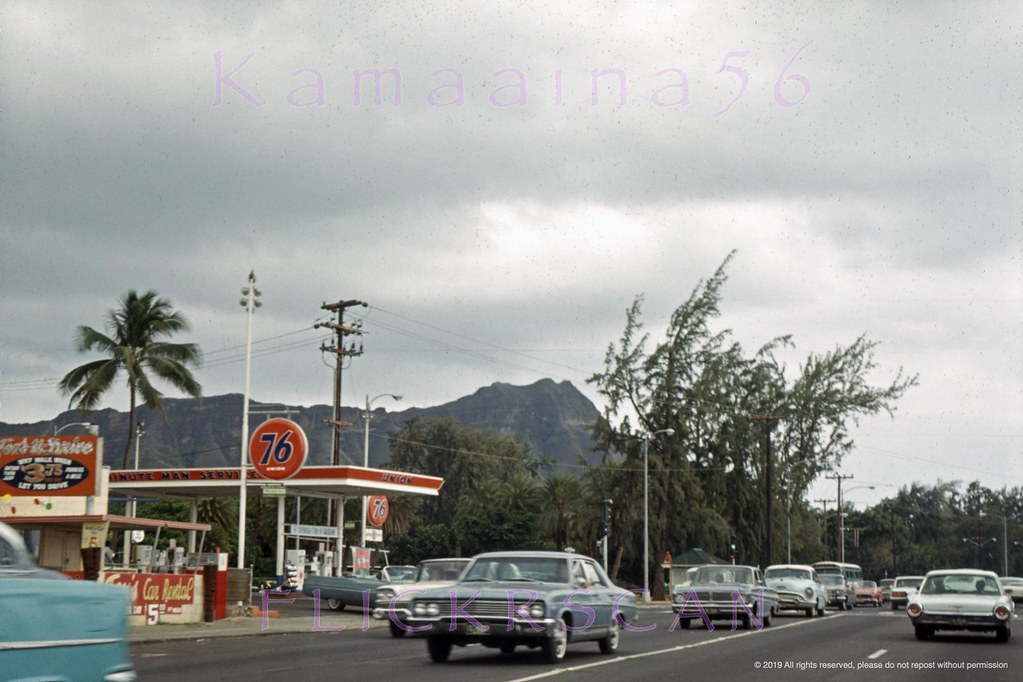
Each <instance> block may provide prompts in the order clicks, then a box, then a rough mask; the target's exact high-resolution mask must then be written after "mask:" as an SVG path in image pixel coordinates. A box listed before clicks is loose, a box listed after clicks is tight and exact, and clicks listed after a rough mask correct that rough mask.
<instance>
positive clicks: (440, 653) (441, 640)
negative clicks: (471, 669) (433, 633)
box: [426, 637, 451, 663]
mask: <svg viewBox="0 0 1023 682" xmlns="http://www.w3.org/2000/svg"><path fill="white" fill-rule="evenodd" d="M426 650H427V651H428V652H429V654H430V660H431V661H433V662H434V663H443V662H444V661H446V660H448V658H450V657H451V640H450V639H449V638H447V637H427V638H426Z"/></svg>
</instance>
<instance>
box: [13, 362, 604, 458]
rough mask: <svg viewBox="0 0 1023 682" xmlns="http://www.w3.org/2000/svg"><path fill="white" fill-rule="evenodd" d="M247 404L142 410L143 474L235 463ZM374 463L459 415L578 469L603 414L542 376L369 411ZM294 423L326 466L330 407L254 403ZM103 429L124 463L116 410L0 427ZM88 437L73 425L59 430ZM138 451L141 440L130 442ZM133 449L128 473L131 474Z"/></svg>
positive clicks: (252, 419) (359, 417) (354, 443)
mask: <svg viewBox="0 0 1023 682" xmlns="http://www.w3.org/2000/svg"><path fill="white" fill-rule="evenodd" d="M242 401H243V396H242V395H241V394H238V393H228V394H223V395H217V396H206V397H203V398H201V399H198V400H196V399H192V398H165V399H164V410H163V414H162V415H161V414H160V413H157V412H155V411H153V410H150V409H149V408H147V407H145V406H140V407H139V408H138V409H137V414H138V420H139V421H141V422H142V423H143V424H144V427H143V435H142V436H141V438H140V439H138V445H139V453H138V456H139V464H138V466H139V468H142V469H146V468H154V469H155V468H174V467H181V468H192V467H199V468H202V467H210V468H212V467H230V466H238V464H239V460H240V457H241V433H242ZM364 413H365V409H364V408H359V407H352V406H342V407H341V421H342V422H343V423H347V424H349V425H348V426H345V427H344V428H342V431H341V457H340V460H341V463H342V464H356V465H360V466H361V465H362V464H363V448H364V432H363V424H364V418H363V417H364ZM371 415H372V416H371V420H370V422H369V423H370V438H369V443H370V447H369V453H368V459H369V465H370V466H372V467H379V466H381V465H383V464H384V463H385V462H386V461H387V459H388V458H389V457H390V450H389V447H388V442H387V434H388V433H389V432H390V431H394V430H397V429H400V428H401V427H402V425H403V424H404V423H405V422H406V421H408V420H409V419H413V418H427V419H429V418H453V419H454V420H455V421H457V422H458V423H459V424H461V425H462V426H463V427H465V428H470V429H475V430H479V431H491V432H494V433H497V434H499V435H505V436H514V437H516V438H518V439H519V440H522V441H523V442H526V443H528V444H529V445H530V446H531V447H532V449H533V451H534V452H535V454H536V455H537V456H538V457H542V458H548V459H550V460H551V461H552V466H553V468H554V469H556V470H563V471H577V470H578V466H579V463H580V460H583V461H586V462H588V463H593V462H595V461H598V460H599V455H598V454H597V453H596V452H595V451H594V442H593V438H592V434H591V432H592V427H593V425H594V423H595V422H596V420H597V418H598V417H599V412H598V410H597V408H596V407H595V406H594V405H593V403H592V402H591V401H590V400H589V399H588V398H587V397H586V396H584V395H583V394H582V393H581V392H580V391H579V390H578V389H577V388H576V387H575V386H574V385H573V384H572V383H571V382H569V381H562V382H555V381H554V380H552V379H541V380H539V381H537V382H534V383H533V384H529V385H526V386H516V385H512V384H507V383H503V382H496V383H493V384H491V385H489V386H484V387H481V388H479V389H477V390H476V391H475V392H474V393H473V394H471V395H467V396H463V397H461V398H457V399H455V400H453V401H450V402H447V403H443V404H441V405H436V406H432V407H412V408H408V409H405V410H395V411H393V412H388V411H387V410H386V409H385V408H383V407H376V408H374V409H373V410H372V412H371ZM274 416H277V417H287V418H289V419H291V420H293V421H295V422H296V423H297V424H299V426H301V427H302V429H303V430H304V431H305V432H306V437H307V439H308V441H309V458H308V462H309V463H310V464H320V465H322V464H329V463H330V449H331V440H332V435H333V429H332V428H331V426H330V424H329V420H330V419H332V418H333V408H332V406H330V405H310V406H290V405H282V404H276V403H264V402H259V401H255V400H250V401H249V426H250V430H251V429H253V428H255V426H256V425H258V424H259V423H260V422H261V421H262V420H263V418H270V417H274ZM82 421H88V422H91V423H94V424H96V425H98V426H99V429H100V434H101V435H102V436H104V462H105V463H106V464H108V465H109V466H111V467H113V468H115V469H117V468H120V467H121V462H122V458H123V456H124V449H125V444H126V434H127V430H128V413H127V411H124V412H121V411H118V410H115V409H113V408H104V409H101V410H93V411H89V412H81V411H78V410H68V411H65V412H62V413H60V414H59V415H57V417H55V418H54V419H53V420H50V421H41V422H34V423H25V424H11V423H6V422H0V434H2V435H6V436H25V435H43V434H45V433H52V432H53V431H54V430H55V429H58V428H62V427H63V426H67V425H69V424H73V423H74V422H82ZM75 432H78V433H81V430H80V429H76V430H71V429H67V430H65V431H63V432H62V433H63V434H64V435H70V434H72V433H75ZM133 445H134V444H133ZM134 459H135V451H134V447H133V448H132V449H131V450H130V451H129V455H128V461H127V468H134Z"/></svg>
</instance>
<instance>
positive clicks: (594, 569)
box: [407, 551, 637, 663]
mask: <svg viewBox="0 0 1023 682" xmlns="http://www.w3.org/2000/svg"><path fill="white" fill-rule="evenodd" d="M410 609H411V615H410V616H409V617H408V623H407V629H408V634H409V635H411V636H418V637H425V638H426V648H427V652H428V653H429V655H430V658H431V659H432V660H433V661H435V662H443V661H446V660H448V658H449V657H450V655H451V650H452V647H454V646H467V645H469V644H482V645H483V646H486V647H493V648H497V649H500V650H501V652H502V653H505V654H510V653H512V652H513V651H515V648H516V647H518V646H526V647H529V648H537V647H539V648H540V649H541V650H542V651H543V655H544V658H545V659H546V660H547V661H548V662H550V663H556V662H558V661H560V660H562V659H563V658H564V657H565V653H566V650H567V648H568V645H569V644H570V643H574V642H581V641H590V642H596V643H597V645H598V646H599V647H600V651H601V653H605V654H610V653H614V652H615V651H617V650H618V643H619V638H620V636H621V630H622V629H623V628H627V627H628V623H629V621H635V620H636V617H637V607H636V595H635V594H633V593H632V592H630V591H628V590H625V589H622V588H620V587H618V586H616V585H615V584H614V583H612V582H611V580H610V579H609V578H608V577H607V575H606V574H605V573H604V571H603V569H602V568H601V567H600V565H599V564H598V563H597V562H596V561H594V560H593V559H591V558H590V557H586V556H583V555H580V554H573V553H567V552H540V551H536V552H530V551H517V552H487V553H484V554H478V555H476V556H475V557H473V560H472V563H470V564H469V566H468V567H467V568H466V569H465V571H464V572H463V573H462V575H461V576H460V577H459V579H458V581H457V582H456V583H454V584H452V585H450V586H449V587H446V588H438V589H434V590H427V591H425V592H422V593H418V594H415V595H413V596H412V599H411V605H410Z"/></svg>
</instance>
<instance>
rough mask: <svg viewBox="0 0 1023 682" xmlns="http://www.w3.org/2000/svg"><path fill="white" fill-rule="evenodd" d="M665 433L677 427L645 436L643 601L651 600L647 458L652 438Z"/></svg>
mask: <svg viewBox="0 0 1023 682" xmlns="http://www.w3.org/2000/svg"><path fill="white" fill-rule="evenodd" d="M661 433H663V434H664V435H666V436H673V435H675V429H660V430H659V431H654V432H653V433H651V434H648V435H645V436H643V601H645V602H648V601H650V465H649V460H648V458H647V450H648V449H649V444H650V439H651V438H653V437H654V436H656V435H658V434H661Z"/></svg>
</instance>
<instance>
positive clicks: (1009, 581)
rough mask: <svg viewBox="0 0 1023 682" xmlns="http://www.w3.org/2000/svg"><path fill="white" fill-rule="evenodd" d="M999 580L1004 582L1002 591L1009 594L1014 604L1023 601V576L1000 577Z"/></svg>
mask: <svg viewBox="0 0 1023 682" xmlns="http://www.w3.org/2000/svg"><path fill="white" fill-rule="evenodd" d="M998 582H1000V583H1001V584H1002V592H1004V593H1005V594H1007V595H1008V596H1009V598H1010V599H1012V601H1013V603H1014V604H1019V603H1023V578H1015V577H1008V578H999V580H998Z"/></svg>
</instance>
